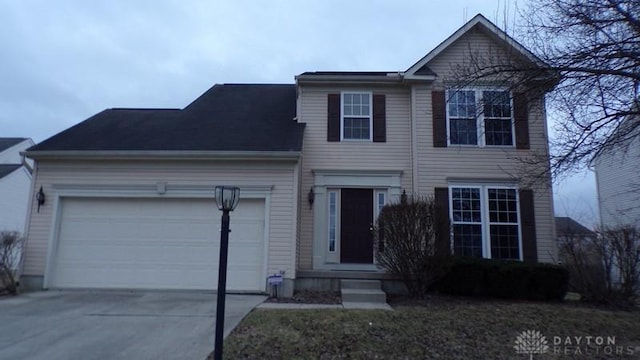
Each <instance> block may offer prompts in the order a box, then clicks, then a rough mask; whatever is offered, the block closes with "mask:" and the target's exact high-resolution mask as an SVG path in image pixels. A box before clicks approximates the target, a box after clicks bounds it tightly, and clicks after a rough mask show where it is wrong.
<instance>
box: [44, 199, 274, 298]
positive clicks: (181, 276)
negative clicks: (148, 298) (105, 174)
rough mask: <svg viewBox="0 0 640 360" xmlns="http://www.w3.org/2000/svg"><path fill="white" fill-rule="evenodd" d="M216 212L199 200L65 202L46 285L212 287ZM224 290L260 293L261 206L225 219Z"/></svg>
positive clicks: (248, 204)
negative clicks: (227, 240)
mask: <svg viewBox="0 0 640 360" xmlns="http://www.w3.org/2000/svg"><path fill="white" fill-rule="evenodd" d="M220 214H221V213H220V211H218V210H217V208H216V207H215V204H214V202H213V201H212V200H205V199H109V198H65V199H63V201H62V211H61V219H60V230H59V236H58V241H57V254H56V261H55V263H54V271H53V279H52V286H53V287H77V288H161V289H164V288H168V289H215V288H216V286H217V270H218V256H219V255H218V254H219V246H220V244H219V239H220ZM231 228H232V233H231V234H230V244H229V265H228V271H227V277H228V280H227V288H228V289H230V290H258V291H262V290H264V279H263V265H264V259H263V256H264V255H263V254H264V240H263V239H264V201H263V200H254V199H250V200H245V199H243V200H242V201H241V202H240V204H239V206H238V208H237V209H236V211H234V212H233V213H232V215H231Z"/></svg>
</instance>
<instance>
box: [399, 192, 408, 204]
mask: <svg viewBox="0 0 640 360" xmlns="http://www.w3.org/2000/svg"><path fill="white" fill-rule="evenodd" d="M400 203H401V204H406V203H407V190H402V195H400Z"/></svg>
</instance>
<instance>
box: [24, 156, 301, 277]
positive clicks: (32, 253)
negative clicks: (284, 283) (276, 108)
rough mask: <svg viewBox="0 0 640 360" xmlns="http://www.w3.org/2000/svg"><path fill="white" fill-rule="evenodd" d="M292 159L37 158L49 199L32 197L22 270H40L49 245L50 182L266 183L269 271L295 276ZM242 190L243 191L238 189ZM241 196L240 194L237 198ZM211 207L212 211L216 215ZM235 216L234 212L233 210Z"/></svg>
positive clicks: (30, 272)
mask: <svg viewBox="0 0 640 360" xmlns="http://www.w3.org/2000/svg"><path fill="white" fill-rule="evenodd" d="M294 166H295V164H293V163H292V162H249V161H246V162H213V161H149V160H147V161H52V160H47V161H39V162H38V171H37V173H36V177H35V186H36V187H38V188H39V187H40V186H42V187H43V190H44V192H45V194H46V195H47V203H46V204H45V205H44V206H43V207H42V208H41V209H40V212H39V213H37V212H36V205H35V203H34V202H32V215H31V218H30V223H29V233H28V239H27V251H26V254H27V256H26V258H25V263H24V272H23V273H24V274H25V275H36V276H37V275H40V276H41V275H43V274H44V271H45V266H46V259H47V248H48V243H49V239H50V236H49V235H50V232H51V231H52V229H54V226H53V218H52V216H53V199H54V198H55V196H56V191H57V190H56V189H55V188H54V186H59V185H74V186H76V185H78V186H82V185H86V186H89V188H88V189H91V187H94V188H99V187H109V186H124V187H129V188H131V187H135V186H155V185H156V184H157V183H158V182H166V183H167V194H170V192H171V187H172V186H174V187H175V186H185V187H188V186H207V187H208V186H211V191H212V193H211V197H212V198H213V187H214V186H215V185H222V184H233V185H237V186H240V187H251V186H270V187H272V190H271V193H270V208H269V209H267V211H269V233H268V242H269V243H268V259H267V260H266V261H267V264H268V265H267V271H268V273H271V274H272V273H277V272H279V271H280V270H284V271H286V274H285V277H287V278H294V277H295V238H294V235H293V234H295V231H296V229H295V227H296V215H295V212H294V209H293V206H294V205H293V204H295V196H296V191H295V189H294V187H295V184H296V175H295V171H294ZM241 196H242V194H241ZM241 201H242V200H241ZM220 215H221V214H220V213H213V214H211V216H220ZM231 218H232V222H233V214H231Z"/></svg>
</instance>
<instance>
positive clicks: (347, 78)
mask: <svg viewBox="0 0 640 360" xmlns="http://www.w3.org/2000/svg"><path fill="white" fill-rule="evenodd" d="M402 79H403V76H402V74H401V73H389V74H387V76H386V77H383V76H371V75H297V76H296V77H295V80H296V82H297V83H298V84H313V83H316V84H325V83H328V82H332V83H336V82H345V83H371V84H381V83H399V82H402Z"/></svg>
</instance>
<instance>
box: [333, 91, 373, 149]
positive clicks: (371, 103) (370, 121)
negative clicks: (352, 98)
mask: <svg viewBox="0 0 640 360" xmlns="http://www.w3.org/2000/svg"><path fill="white" fill-rule="evenodd" d="M345 94H358V95H361V94H366V95H368V96H369V115H368V116H365V115H351V116H347V117H350V118H360V119H366V118H368V119H369V138H368V139H345V137H344V118H345V116H344V95H345ZM340 141H356V142H363V141H364V142H371V141H373V93H372V92H371V91H342V92H341V93H340Z"/></svg>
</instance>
